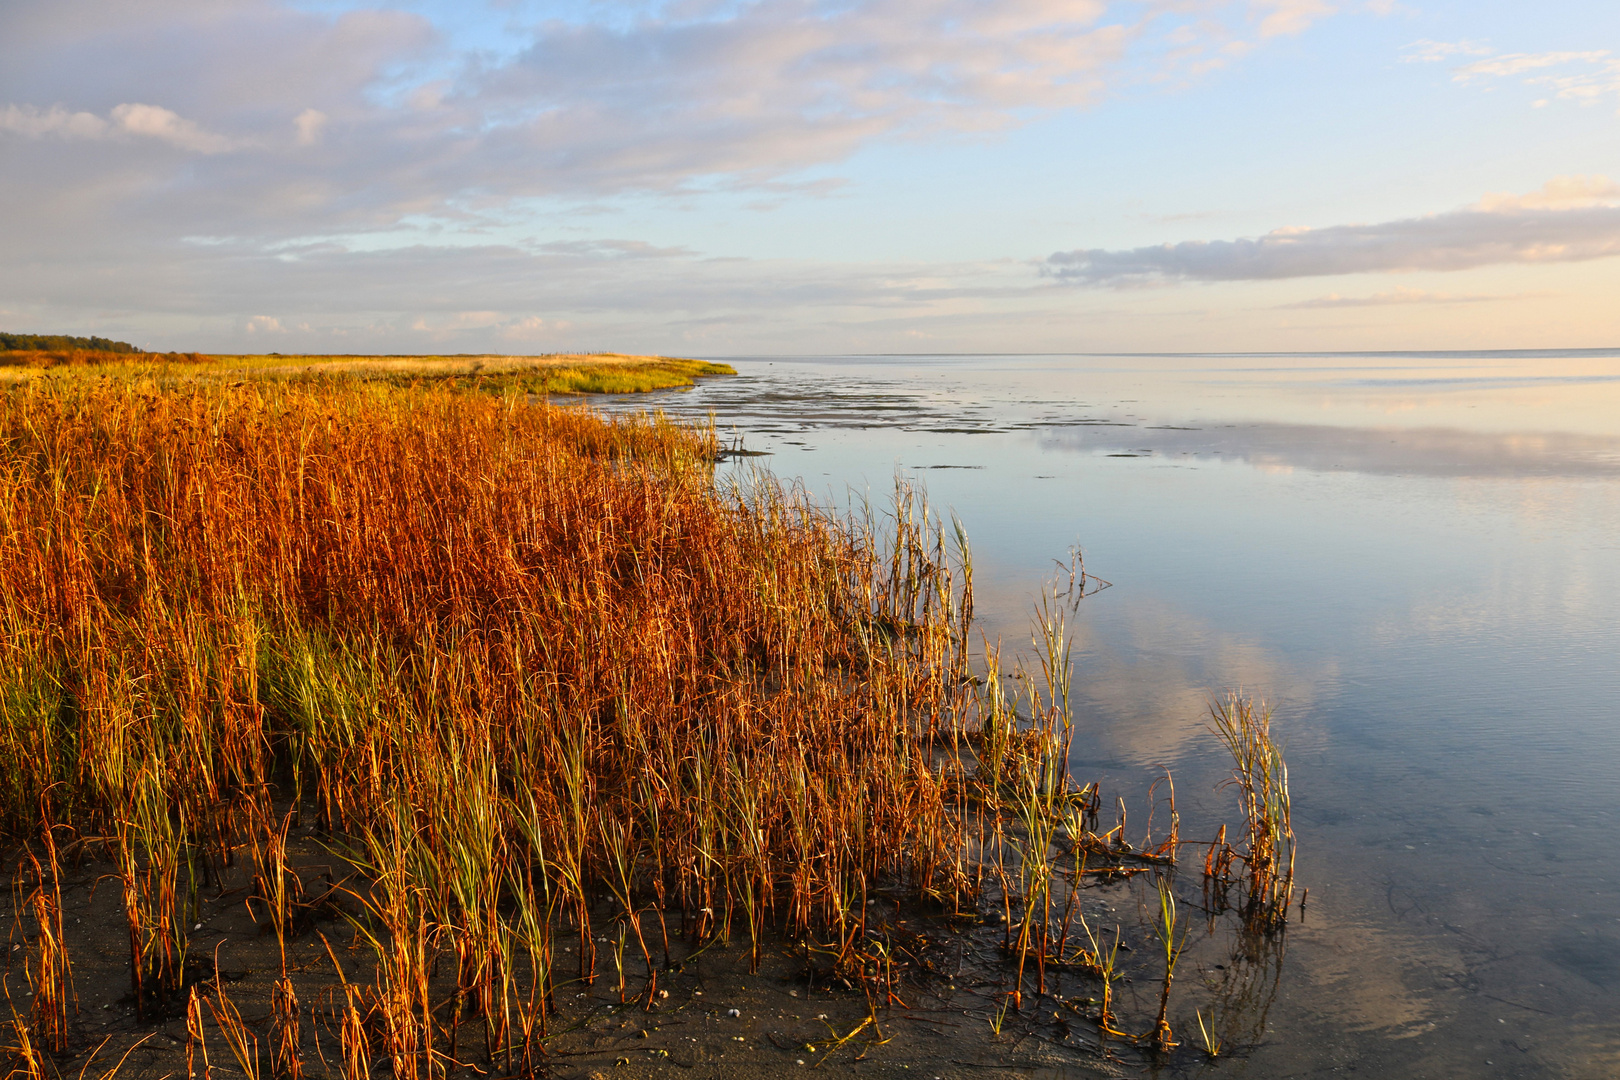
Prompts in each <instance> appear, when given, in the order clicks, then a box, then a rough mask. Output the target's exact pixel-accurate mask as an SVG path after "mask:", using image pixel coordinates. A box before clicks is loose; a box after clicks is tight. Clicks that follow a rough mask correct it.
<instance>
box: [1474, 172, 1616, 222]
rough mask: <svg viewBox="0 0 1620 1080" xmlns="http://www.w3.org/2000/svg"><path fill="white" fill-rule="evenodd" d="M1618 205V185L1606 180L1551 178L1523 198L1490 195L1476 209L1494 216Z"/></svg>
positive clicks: (1521, 196)
mask: <svg viewBox="0 0 1620 1080" xmlns="http://www.w3.org/2000/svg"><path fill="white" fill-rule="evenodd" d="M1616 202H1620V184H1617V183H1615V182H1614V181H1613V180H1610V179H1609V178H1608V177H1607V176H1581V175H1576V176H1555V177H1553V178H1552V179H1551V180H1549V181H1547V182H1546V183H1545V184H1544V185H1542V187H1541V190H1539V191H1532V192H1530V193H1529V194H1527V195H1513V194H1510V193H1508V192H1492V193H1490V194H1488V195H1486V196H1485V197H1484V198H1482V199H1480V200H1479V202H1478V204H1476V208H1477V209H1480V210H1485V211H1488V212H1494V213H1505V212H1509V211H1513V210H1567V209H1570V208H1573V207H1580V206H1612V205H1614V204H1615V203H1616Z"/></svg>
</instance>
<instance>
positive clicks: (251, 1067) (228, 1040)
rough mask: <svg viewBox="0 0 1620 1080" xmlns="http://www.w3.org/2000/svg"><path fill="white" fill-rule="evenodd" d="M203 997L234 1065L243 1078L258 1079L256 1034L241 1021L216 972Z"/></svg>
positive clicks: (239, 1014)
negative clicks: (211, 990)
mask: <svg viewBox="0 0 1620 1080" xmlns="http://www.w3.org/2000/svg"><path fill="white" fill-rule="evenodd" d="M203 1001H204V1002H205V1003H206V1004H207V1005H208V1011H209V1012H210V1013H212V1014H213V1017H214V1026H215V1027H216V1028H217V1029H218V1031H219V1034H220V1037H221V1038H222V1039H224V1040H225V1045H226V1046H227V1047H229V1048H230V1051H231V1056H232V1057H234V1058H235V1059H236V1064H237V1067H238V1068H240V1069H241V1070H242V1074H243V1075H244V1076H246V1077H247V1080H259V1074H260V1067H259V1037H258V1036H257V1035H255V1034H253V1032H252V1030H251V1029H250V1028H249V1027H248V1026H247V1024H246V1023H244V1022H243V1020H242V1013H241V1011H240V1010H238V1009H237V1007H236V1005H235V1003H234V1002H232V1001H231V999H230V997H229V996H228V995H227V994H226V993H225V984H224V983H223V982H222V981H220V979H219V976H218V975H217V974H216V975H215V977H214V994H213V996H212V997H207V996H204V998H203Z"/></svg>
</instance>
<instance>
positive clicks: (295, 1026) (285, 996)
mask: <svg viewBox="0 0 1620 1080" xmlns="http://www.w3.org/2000/svg"><path fill="white" fill-rule="evenodd" d="M282 967H283V970H285V967H286V961H285V960H283V962H282ZM298 1015H299V1008H298V995H297V994H296V993H294V992H293V984H292V980H291V979H289V978H287V976H286V975H285V974H283V975H282V976H281V978H279V979H277V980H276V982H275V985H274V986H273V987H272V988H271V990H270V1023H271V1031H272V1036H271V1037H272V1039H273V1040H274V1046H273V1047H272V1051H271V1058H270V1075H271V1076H272V1077H274V1078H275V1080H303V1076H304V1053H303V1048H302V1046H301V1044H300V1041H299V1023H298Z"/></svg>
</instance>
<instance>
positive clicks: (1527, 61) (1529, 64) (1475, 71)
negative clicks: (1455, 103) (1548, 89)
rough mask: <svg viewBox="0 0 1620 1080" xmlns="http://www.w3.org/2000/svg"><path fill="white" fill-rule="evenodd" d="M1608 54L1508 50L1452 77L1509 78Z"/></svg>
mask: <svg viewBox="0 0 1620 1080" xmlns="http://www.w3.org/2000/svg"><path fill="white" fill-rule="evenodd" d="M1608 55H1609V53H1608V51H1607V50H1598V51H1596V52H1548V53H1508V54H1506V55H1504V56H1497V57H1493V58H1492V59H1490V60H1476V61H1474V62H1473V63H1472V64H1464V65H1463V66H1462V67H1460V68H1458V69H1457V70H1456V72H1455V73H1454V75H1453V77H1454V78H1455V79H1456V80H1457V81H1458V82H1471V81H1473V80H1475V79H1485V78H1497V79H1500V78H1507V77H1509V76H1513V75H1522V74H1524V73H1525V72H1527V71H1539V70H1541V69H1542V68H1550V67H1566V66H1568V65H1570V64H1596V63H1601V62H1602V61H1603V60H1604V59H1605V58H1606V57H1607V56H1608Z"/></svg>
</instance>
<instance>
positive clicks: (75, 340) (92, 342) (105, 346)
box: [0, 333, 140, 353]
mask: <svg viewBox="0 0 1620 1080" xmlns="http://www.w3.org/2000/svg"><path fill="white" fill-rule="evenodd" d="M65 349H88V350H91V351H94V352H120V353H125V352H127V353H132V352H139V351H140V350H139V349H137V348H136V347H135V346H133V345H131V344H130V343H129V342H127V341H113V340H111V339H109V338H103V337H71V336H69V335H67V334H3V333H0V352H13V351H27V352H60V351H62V350H65Z"/></svg>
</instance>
